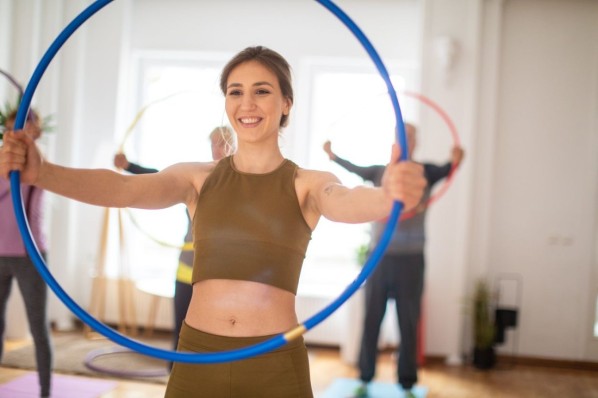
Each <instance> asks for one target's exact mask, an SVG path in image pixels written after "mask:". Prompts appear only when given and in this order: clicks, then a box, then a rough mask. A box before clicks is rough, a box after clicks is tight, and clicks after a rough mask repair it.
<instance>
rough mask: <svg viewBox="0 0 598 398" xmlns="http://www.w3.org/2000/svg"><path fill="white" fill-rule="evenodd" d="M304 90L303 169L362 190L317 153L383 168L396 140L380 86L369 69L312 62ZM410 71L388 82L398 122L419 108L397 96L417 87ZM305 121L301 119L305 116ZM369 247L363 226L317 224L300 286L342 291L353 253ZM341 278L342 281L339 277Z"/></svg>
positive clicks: (395, 72)
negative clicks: (328, 150) (335, 284)
mask: <svg viewBox="0 0 598 398" xmlns="http://www.w3.org/2000/svg"><path fill="white" fill-rule="evenodd" d="M304 69H306V70H308V71H309V72H308V74H309V77H308V78H307V79H306V78H304V80H307V81H309V82H310V84H309V88H308V90H303V91H304V92H309V93H310V95H309V97H308V99H309V103H308V104H307V103H305V104H304V106H305V107H306V108H307V109H309V111H308V112H309V114H308V116H307V119H308V120H309V123H308V125H306V126H305V129H306V130H307V131H309V138H308V140H307V141H308V143H307V145H306V147H307V154H308V156H307V159H308V161H307V162H308V167H309V168H313V169H319V170H330V171H331V172H333V173H334V174H335V175H336V176H337V177H338V178H339V179H340V180H341V181H342V182H343V184H345V185H347V186H355V185H358V184H362V183H363V181H362V180H361V178H360V177H358V176H356V175H355V174H352V173H349V172H348V171H346V170H345V169H343V168H341V167H340V166H338V165H337V164H335V163H333V162H330V161H329V159H328V156H327V155H326V154H325V152H324V151H323V149H322V145H323V143H324V142H325V141H326V140H330V141H331V142H332V149H333V151H334V152H335V153H336V154H337V155H338V156H340V157H342V158H344V159H347V160H349V161H351V162H352V163H354V164H356V165H362V166H368V165H374V164H386V163H388V161H389V159H390V152H391V144H392V143H393V142H394V140H395V125H396V118H395V114H394V109H393V107H392V104H391V101H390V97H389V95H388V94H387V93H388V90H387V88H386V84H385V82H384V80H383V79H382V78H381V77H380V75H379V74H378V73H377V72H376V71H372V69H373V68H372V67H368V66H362V65H360V64H358V63H356V62H355V61H351V60H349V61H342V60H341V61H339V60H333V61H330V60H315V61H313V62H310V63H309V65H308V66H307V67H306V68H304ZM416 74H417V69H416V68H415V67H403V68H394V70H393V71H392V72H391V80H392V82H393V86H394V88H395V90H396V91H397V93H398V94H399V104H400V106H401V112H402V114H403V119H404V120H406V121H412V122H416V121H417V116H418V115H417V112H418V107H419V104H418V103H416V102H414V101H403V99H402V98H401V96H400V92H401V91H402V90H405V89H407V88H409V89H411V90H413V87H415V86H416V84H417V79H416ZM304 117H306V116H305V115H304ZM368 243H369V225H368V224H356V225H350V224H341V223H334V222H330V221H328V220H326V219H322V220H321V221H320V223H319V225H318V228H317V229H316V231H315V233H314V235H313V239H312V242H311V243H310V247H309V250H308V253H307V257H306V262H305V267H304V270H303V274H302V282H303V281H306V282H307V281H310V283H315V281H322V280H328V282H330V281H339V284H340V285H342V286H344V285H346V284H347V283H349V282H350V281H351V280H352V279H353V276H354V275H355V272H351V269H350V268H348V266H349V267H350V266H351V265H355V266H356V267H355V268H354V269H353V271H355V269H357V270H358V269H359V268H358V267H357V266H358V265H359V266H361V265H362V264H358V261H357V258H358V255H357V253H358V250H359V248H360V246H362V245H364V244H368ZM342 275H345V276H346V278H341V279H340V280H339V276H342Z"/></svg>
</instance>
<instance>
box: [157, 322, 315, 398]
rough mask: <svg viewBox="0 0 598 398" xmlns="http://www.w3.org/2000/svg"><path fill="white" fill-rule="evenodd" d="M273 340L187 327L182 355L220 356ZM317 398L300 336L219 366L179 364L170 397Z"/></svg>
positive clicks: (169, 388)
mask: <svg viewBox="0 0 598 398" xmlns="http://www.w3.org/2000/svg"><path fill="white" fill-rule="evenodd" d="M271 337H273V336H259V337H226V336H217V335H213V334H209V333H205V332H202V331H200V330H197V329H193V328H192V327H190V326H189V325H187V324H186V323H183V326H182V328H181V334H180V337H179V345H178V351H187V352H220V351H228V350H233V349H238V348H243V347H246V346H249V345H253V344H257V343H260V342H262V341H265V340H267V339H269V338H271ZM195 397H206V398H252V397H255V398H270V397H272V398H313V393H312V390H311V382H310V377H309V362H308V357H307V349H306V347H305V344H304V342H303V338H302V337H301V338H298V339H295V340H293V341H291V342H290V343H288V344H286V345H284V346H282V347H280V348H278V349H276V350H273V351H271V352H268V353H265V354H262V355H259V356H257V357H252V358H248V359H243V360H240V361H234V362H229V363H219V364H188V363H175V364H174V366H173V368H172V372H171V374H170V379H169V380H168V386H167V387H166V394H165V398H195Z"/></svg>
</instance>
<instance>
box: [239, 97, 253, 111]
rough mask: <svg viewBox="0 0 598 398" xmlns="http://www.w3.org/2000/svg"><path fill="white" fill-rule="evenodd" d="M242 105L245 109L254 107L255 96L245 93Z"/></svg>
mask: <svg viewBox="0 0 598 398" xmlns="http://www.w3.org/2000/svg"><path fill="white" fill-rule="evenodd" d="M241 106H242V107H243V108H244V109H252V108H253V107H254V106H255V98H253V95H251V94H249V95H244V96H243V99H242V100H241Z"/></svg>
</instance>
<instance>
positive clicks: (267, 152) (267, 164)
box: [233, 145, 284, 174]
mask: <svg viewBox="0 0 598 398" xmlns="http://www.w3.org/2000/svg"><path fill="white" fill-rule="evenodd" d="M283 160H284V157H283V156H282V153H281V152H280V149H279V148H278V147H276V148H274V149H272V148H269V149H264V148H263V147H262V148H252V147H250V146H243V145H240V146H239V148H238V150H237V152H236V153H235V154H234V155H233V162H234V165H235V168H236V169H237V170H239V171H242V172H245V173H257V174H262V173H268V172H271V171H273V170H275V169H276V168H277V167H278V166H280V163H282V161H283Z"/></svg>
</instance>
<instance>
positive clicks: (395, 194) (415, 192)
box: [382, 144, 427, 210]
mask: <svg viewBox="0 0 598 398" xmlns="http://www.w3.org/2000/svg"><path fill="white" fill-rule="evenodd" d="M400 155H401V150H400V148H399V146H398V145H396V144H395V145H393V147H392V155H391V159H390V163H389V164H388V166H386V170H385V171H384V176H383V177H382V188H383V189H384V192H385V193H386V195H387V196H389V197H390V198H392V199H393V200H398V201H400V202H403V205H404V210H409V209H411V208H413V207H415V206H417V205H418V204H419V202H420V201H421V200H422V197H423V194H424V189H425V187H426V184H427V182H426V178H425V177H424V168H423V166H422V165H421V164H418V163H415V162H412V161H401V162H398V159H399V157H400Z"/></svg>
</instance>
